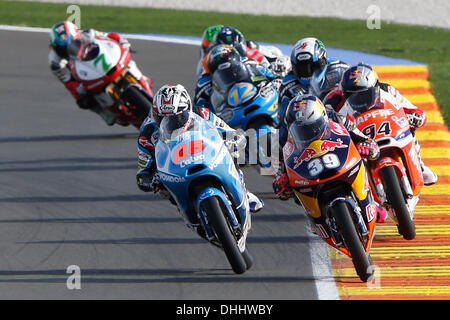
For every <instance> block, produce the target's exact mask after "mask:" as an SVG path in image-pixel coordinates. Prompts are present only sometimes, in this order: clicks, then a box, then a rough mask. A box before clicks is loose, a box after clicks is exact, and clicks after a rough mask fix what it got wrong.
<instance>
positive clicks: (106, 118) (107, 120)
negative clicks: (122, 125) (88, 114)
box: [90, 105, 116, 126]
mask: <svg viewBox="0 0 450 320" xmlns="http://www.w3.org/2000/svg"><path fill="white" fill-rule="evenodd" d="M90 110H92V111H93V112H95V113H96V114H98V115H99V116H100V117H101V118H102V119H103V120H104V121H105V123H106V124H107V125H108V126H112V125H113V124H114V123H116V118H115V117H114V116H112V115H110V114H108V113H107V112H105V110H104V109H103V108H102V107H101V106H99V105H96V106H95V107H93V108H91V109H90Z"/></svg>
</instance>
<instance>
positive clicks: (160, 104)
mask: <svg viewBox="0 0 450 320" xmlns="http://www.w3.org/2000/svg"><path fill="white" fill-rule="evenodd" d="M191 111H192V102H191V98H190V96H189V93H188V92H187V90H186V88H185V87H184V86H182V85H181V84H167V85H164V86H162V87H161V88H160V89H159V90H158V92H157V93H156V95H155V98H154V104H153V108H152V116H153V120H154V121H155V122H156V123H157V124H158V126H160V127H161V129H162V130H163V131H164V133H165V134H166V135H167V134H168V135H170V134H172V132H174V131H175V130H177V129H180V128H182V127H183V126H185V125H186V123H187V122H188V120H189V119H190V116H191Z"/></svg>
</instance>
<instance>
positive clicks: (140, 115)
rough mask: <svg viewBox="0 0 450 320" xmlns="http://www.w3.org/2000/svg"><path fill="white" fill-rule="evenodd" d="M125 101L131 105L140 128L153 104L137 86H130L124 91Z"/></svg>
mask: <svg viewBox="0 0 450 320" xmlns="http://www.w3.org/2000/svg"><path fill="white" fill-rule="evenodd" d="M123 99H124V100H125V101H127V102H128V103H129V104H131V106H130V107H131V108H130V111H131V113H132V114H133V115H135V116H136V118H137V120H138V123H139V126H140V124H142V122H143V121H144V120H145V118H146V117H147V115H148V113H149V111H150V110H151V108H152V103H151V102H150V101H149V100H148V98H147V97H145V96H144V94H143V93H142V92H141V91H140V90H139V89H138V88H136V87H135V86H130V87H128V88H127V89H126V90H125V91H124V93H123Z"/></svg>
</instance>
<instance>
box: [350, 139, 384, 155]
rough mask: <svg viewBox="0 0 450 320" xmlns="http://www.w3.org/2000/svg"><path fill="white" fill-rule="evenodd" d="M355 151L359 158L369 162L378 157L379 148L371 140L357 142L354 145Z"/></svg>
mask: <svg viewBox="0 0 450 320" xmlns="http://www.w3.org/2000/svg"><path fill="white" fill-rule="evenodd" d="M356 149H357V150H358V152H359V154H360V155H361V156H363V157H365V158H368V159H370V160H376V159H378V157H379V156H380V148H379V147H378V144H377V143H376V142H375V141H374V140H372V139H368V140H366V141H361V142H358V143H357V144H356Z"/></svg>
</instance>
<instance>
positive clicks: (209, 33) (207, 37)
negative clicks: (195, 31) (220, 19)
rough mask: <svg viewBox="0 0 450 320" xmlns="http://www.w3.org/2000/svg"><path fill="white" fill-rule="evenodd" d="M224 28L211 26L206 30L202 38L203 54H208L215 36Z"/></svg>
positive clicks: (219, 25)
mask: <svg viewBox="0 0 450 320" xmlns="http://www.w3.org/2000/svg"><path fill="white" fill-rule="evenodd" d="M222 28H223V25H221V24H218V25H215V26H211V27H208V28H206V30H205V31H204V32H203V36H202V47H201V48H202V49H201V50H202V54H203V55H204V54H206V52H207V51H208V48H209V46H210V45H211V43H212V41H213V40H214V36H215V34H216V33H217V32H218V31H219V30H220V29H222Z"/></svg>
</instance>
